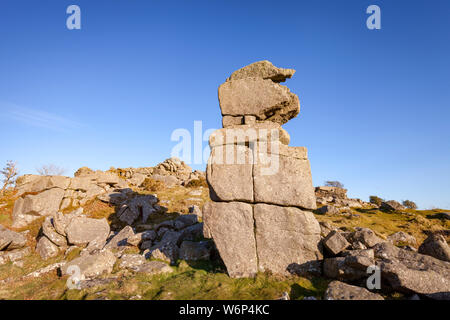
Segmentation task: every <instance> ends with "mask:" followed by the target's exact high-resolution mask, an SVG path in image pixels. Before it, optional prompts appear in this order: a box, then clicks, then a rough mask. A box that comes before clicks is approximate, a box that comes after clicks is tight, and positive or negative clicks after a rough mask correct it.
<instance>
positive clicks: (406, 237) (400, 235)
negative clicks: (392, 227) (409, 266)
mask: <svg viewBox="0 0 450 320" xmlns="http://www.w3.org/2000/svg"><path fill="white" fill-rule="evenodd" d="M387 240H388V241H389V242H390V243H392V244H393V245H399V244H403V245H404V244H409V245H412V246H414V245H416V243H417V240H416V238H415V237H413V236H412V235H410V234H407V233H405V232H403V231H399V232H396V233H394V234H391V235H390V236H389V237H388V238H387Z"/></svg>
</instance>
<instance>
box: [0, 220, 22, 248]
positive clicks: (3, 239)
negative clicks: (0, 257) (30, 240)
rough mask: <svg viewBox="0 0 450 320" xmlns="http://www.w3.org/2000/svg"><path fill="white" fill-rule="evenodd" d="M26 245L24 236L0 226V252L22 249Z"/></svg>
mask: <svg viewBox="0 0 450 320" xmlns="http://www.w3.org/2000/svg"><path fill="white" fill-rule="evenodd" d="M26 244H27V238H26V237H25V235H23V234H22V233H19V232H15V231H12V230H9V229H6V228H5V227H3V226H2V225H0V250H14V249H20V248H23V247H24V246H25V245H26Z"/></svg>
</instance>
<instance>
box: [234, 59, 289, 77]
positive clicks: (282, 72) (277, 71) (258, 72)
mask: <svg viewBox="0 0 450 320" xmlns="http://www.w3.org/2000/svg"><path fill="white" fill-rule="evenodd" d="M294 73H295V70H294V69H283V68H277V67H275V66H274V65H273V64H272V63H271V62H270V61H267V60H263V61H258V62H254V63H252V64H249V65H248V66H245V67H243V68H241V69H239V70H236V71H235V72H233V73H232V74H231V76H230V77H229V78H228V79H227V81H232V80H239V79H245V78H262V79H270V80H272V81H273V82H284V81H286V79H288V78H291V77H292V76H293V75H294Z"/></svg>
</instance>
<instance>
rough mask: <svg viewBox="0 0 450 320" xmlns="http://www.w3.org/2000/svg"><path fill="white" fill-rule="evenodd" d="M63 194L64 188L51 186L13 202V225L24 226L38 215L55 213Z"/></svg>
mask: <svg viewBox="0 0 450 320" xmlns="http://www.w3.org/2000/svg"><path fill="white" fill-rule="evenodd" d="M63 196H64V190H63V189H59V188H53V189H49V190H45V191H42V192H41V193H39V194H36V195H31V194H29V195H26V196H25V197H24V198H19V199H18V200H17V201H16V202H15V204H14V210H13V225H12V226H13V227H14V228H20V227H24V226H26V225H27V224H29V223H30V222H32V221H34V220H36V219H37V218H39V216H49V215H53V214H56V212H57V211H58V210H59V205H60V203H61V200H62V199H63Z"/></svg>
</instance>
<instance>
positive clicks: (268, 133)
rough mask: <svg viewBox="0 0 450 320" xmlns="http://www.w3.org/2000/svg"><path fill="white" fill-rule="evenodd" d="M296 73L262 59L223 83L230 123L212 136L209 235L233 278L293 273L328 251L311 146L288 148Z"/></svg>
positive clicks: (223, 107) (206, 231)
mask: <svg viewBox="0 0 450 320" xmlns="http://www.w3.org/2000/svg"><path fill="white" fill-rule="evenodd" d="M293 73H294V70H290V69H280V68H276V67H274V66H273V65H272V64H271V63H270V62H268V61H261V62H256V63H254V64H251V65H249V66H247V67H244V68H242V69H240V70H238V71H236V72H235V73H233V74H232V75H231V76H230V78H229V79H227V81H226V82H225V83H224V84H222V85H221V86H220V87H219V103H220V108H221V111H222V116H223V121H222V122H223V127H224V129H219V130H217V131H215V132H213V133H212V134H211V136H210V139H209V143H210V147H211V155H210V158H209V160H208V165H207V176H206V177H207V182H208V185H209V189H210V197H211V199H212V200H213V202H209V203H207V204H206V205H205V207H204V208H203V219H204V224H205V227H204V235H205V236H206V237H212V238H213V240H214V242H215V244H216V246H217V249H218V251H219V253H220V256H221V258H222V260H223V261H224V263H225V265H226V267H227V270H228V273H229V275H230V276H231V277H249V276H253V275H255V273H256V272H258V271H269V272H272V273H275V274H287V273H288V267H289V266H293V265H295V266H301V265H305V264H308V263H309V262H311V261H315V260H317V259H320V258H321V256H322V254H321V247H320V243H319V242H320V226H319V224H318V222H317V220H316V219H315V218H314V215H313V214H312V212H311V210H314V209H316V198H315V195H314V188H313V186H312V179H311V170H310V164H309V160H308V158H307V151H306V148H304V147H289V146H288V144H289V140H290V137H289V134H288V133H287V132H286V131H285V130H284V129H283V128H281V126H280V124H283V123H285V122H287V121H288V120H290V119H292V118H294V117H295V116H297V114H298V113H299V110H300V104H299V100H298V97H297V95H295V94H293V93H291V92H290V91H289V89H288V88H287V87H284V86H281V85H280V84H278V82H281V81H284V80H285V79H286V78H290V77H291V76H292V75H293Z"/></svg>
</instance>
